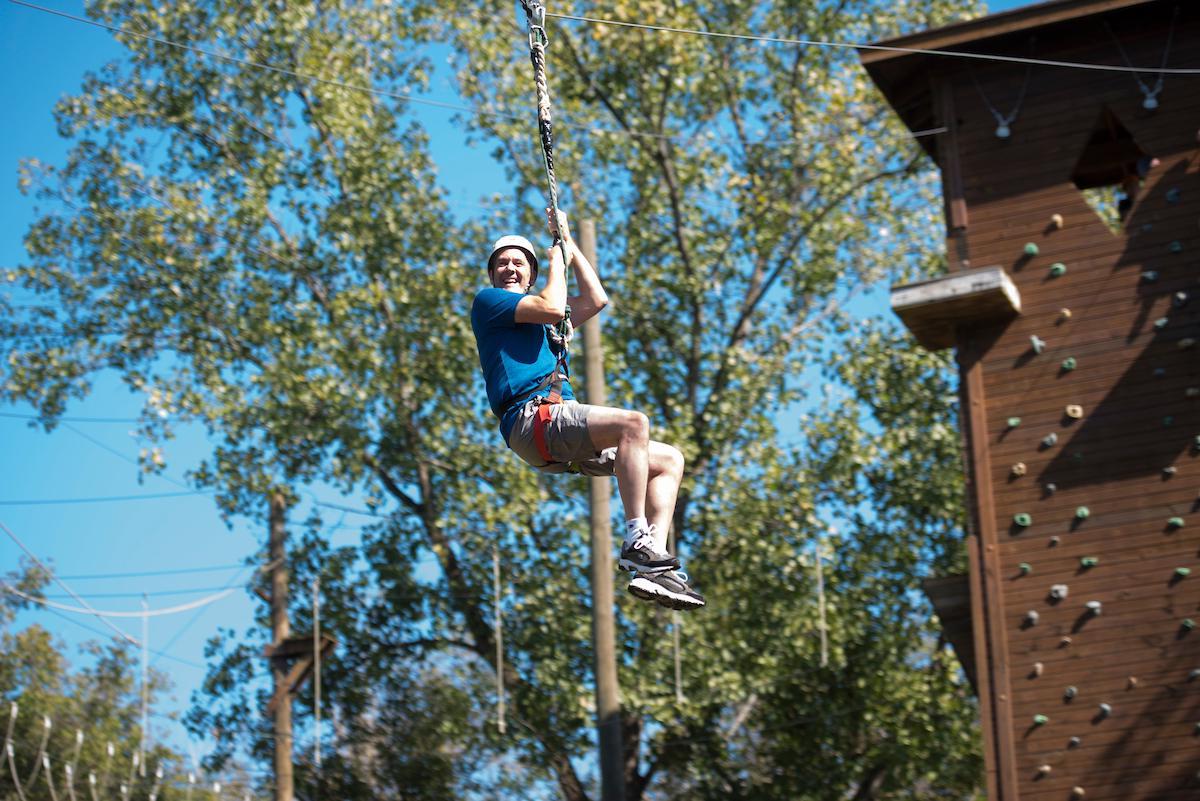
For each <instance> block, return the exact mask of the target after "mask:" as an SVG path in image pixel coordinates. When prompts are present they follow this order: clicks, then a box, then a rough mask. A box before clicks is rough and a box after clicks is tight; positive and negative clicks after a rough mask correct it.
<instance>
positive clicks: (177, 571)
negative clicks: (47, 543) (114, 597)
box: [59, 564, 245, 595]
mask: <svg viewBox="0 0 1200 801" xmlns="http://www.w3.org/2000/svg"><path fill="white" fill-rule="evenodd" d="M239 567H245V565H243V564H233V565H212V566H211V567H180V568H173V569H170V570H141V571H136V572H132V573H79V574H76V575H73V576H59V578H62V579H71V580H72V581H89V580H92V579H114V578H142V577H145V576H179V575H183V574H185V573H216V572H219V571H221V570H234V569H236V568H239ZM89 594H90V593H89ZM139 595H140V593H139Z"/></svg>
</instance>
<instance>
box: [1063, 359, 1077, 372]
mask: <svg viewBox="0 0 1200 801" xmlns="http://www.w3.org/2000/svg"><path fill="white" fill-rule="evenodd" d="M1076 364H1077V363H1076V361H1075V357H1074V356H1068V357H1067V358H1065V359H1063V363H1062V369H1063V370H1065V371H1067V372H1070V371H1071V370H1074V369H1075V367H1076Z"/></svg>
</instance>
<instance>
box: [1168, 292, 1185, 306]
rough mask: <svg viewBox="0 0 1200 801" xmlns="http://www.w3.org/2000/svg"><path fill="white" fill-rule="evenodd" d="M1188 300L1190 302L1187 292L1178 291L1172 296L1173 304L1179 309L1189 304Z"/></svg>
mask: <svg viewBox="0 0 1200 801" xmlns="http://www.w3.org/2000/svg"><path fill="white" fill-rule="evenodd" d="M1187 302H1188V293H1186V292H1182V291H1180V292H1176V293H1175V294H1174V295H1172V296H1171V305H1173V306H1174V307H1175V308H1177V309H1182V308H1183V307H1184V306H1186V305H1187Z"/></svg>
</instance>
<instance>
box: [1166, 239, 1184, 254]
mask: <svg viewBox="0 0 1200 801" xmlns="http://www.w3.org/2000/svg"><path fill="white" fill-rule="evenodd" d="M1167 249H1168V250H1170V251H1171V252H1172V253H1182V252H1183V243H1182V242H1180V241H1179V240H1178V239H1176V240H1175V241H1174V242H1172V243H1171V244H1170V245H1168V246H1167Z"/></svg>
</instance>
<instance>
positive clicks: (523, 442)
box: [508, 398, 617, 476]
mask: <svg viewBox="0 0 1200 801" xmlns="http://www.w3.org/2000/svg"><path fill="white" fill-rule="evenodd" d="M541 401H542V399H541V398H534V399H533V400H531V401H529V402H528V403H526V404H525V406H524V407H522V409H521V413H520V416H519V417H518V418H517V421H516V422H515V423H513V427H512V431H510V432H509V433H508V447H510V448H512V449H513V451H514V452H515V453H516V454H517V456H520V457H521V459H522V460H524V461H525V462H527V463H528V464H529V465H531V466H533V467H536V468H537V469H538V470H541V471H542V472H543V473H583V474H584V475H585V476H611V475H612V474H613V468H614V467H615V465H616V460H617V449H616V448H605V449H604V450H602V451H597V450H596V446H595V445H593V444H592V437H591V435H589V434H588V415H589V414H590V413H591V411H592V409H593V408H595V407H593V406H588V405H587V404H586V403H576V402H575V401H573V400H568V401H563V402H562V403H556V404H553V406H552V407H551V409H550V420H549V422H547V423H546V450H548V451H549V452H550V456H551V458H553V459H554V461H553V462H552V463H549V464H547V463H546V460H545V459H543V458H542V455H541V454H540V453H538V447H537V442H536V441H535V440H534V438H533V427H534V424H535V423H536V422H537V409H538V406H539V404H540V403H541Z"/></svg>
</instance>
